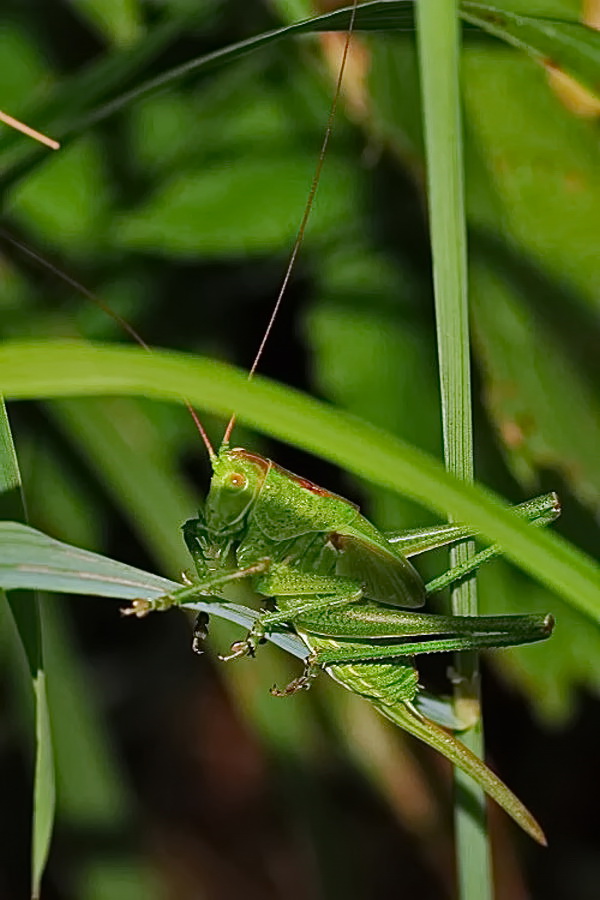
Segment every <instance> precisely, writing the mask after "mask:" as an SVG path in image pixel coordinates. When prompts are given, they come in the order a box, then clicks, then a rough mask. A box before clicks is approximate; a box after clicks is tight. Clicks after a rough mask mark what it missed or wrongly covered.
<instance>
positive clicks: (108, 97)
mask: <svg viewBox="0 0 600 900" xmlns="http://www.w3.org/2000/svg"><path fill="white" fill-rule="evenodd" d="M350 13H351V8H350V7H346V8H345V9H341V10H336V11H335V12H332V13H326V14H325V15H321V16H316V17H315V18H312V19H308V20H306V21H302V22H296V23H294V24H293V25H286V26H284V27H282V28H276V29H274V30H273V31H268V32H264V33H263V34H259V35H255V36H253V37H251V38H248V39H246V40H244V41H240V42H239V43H236V44H231V45H230V46H228V47H224V48H222V49H220V50H216V51H214V52H213V53H208V54H204V55H202V56H198V57H195V58H194V59H191V60H189V61H188V62H186V63H183V64H182V65H179V66H176V67H174V68H173V69H169V70H167V71H165V72H162V73H161V74H160V75H157V76H154V77H152V78H150V79H146V80H142V78H143V76H144V74H145V72H146V71H147V69H148V67H149V65H150V63H151V62H153V61H154V59H155V58H156V56H157V54H158V53H159V52H160V51H161V50H162V49H163V48H165V47H167V46H168V45H169V43H171V42H172V41H173V40H174V39H175V38H176V37H177V36H178V34H179V33H180V32H181V31H182V30H183V29H184V27H185V20H184V24H182V21H181V20H179V21H176V22H175V23H173V22H170V23H169V25H168V26H165V28H164V29H154V30H153V31H152V32H151V34H150V35H149V36H147V37H145V38H144V41H143V42H142V46H140V47H139V48H138V47H135V48H134V49H129V50H128V51H127V52H126V53H120V54H114V55H113V56H110V57H108V58H106V59H102V60H101V62H100V63H98V64H97V65H94V66H93V67H91V68H90V69H89V70H88V71H87V72H84V73H83V74H82V73H77V75H76V76H75V77H74V79H73V80H69V81H66V82H65V83H63V84H62V85H60V86H59V87H58V88H57V89H56V92H55V93H54V94H53V96H52V97H50V98H47V99H46V101H45V108H44V109H40V110H39V111H36V110H33V113H34V115H33V117H32V116H31V113H29V118H30V119H31V121H35V122H36V124H37V125H38V126H39V127H40V128H41V129H42V130H45V131H48V132H52V134H53V135H54V136H56V137H57V138H58V139H59V140H60V141H61V144H62V145H63V146H64V145H65V144H66V143H67V142H68V140H69V139H71V138H73V137H75V136H77V135H79V134H81V133H82V131H85V130H86V129H87V128H89V127H90V126H92V125H94V124H97V123H98V122H101V121H103V120H104V119H107V118H109V117H110V116H111V115H113V114H114V113H116V112H119V111H120V110H122V109H124V108H125V107H127V106H129V105H130V104H132V103H135V102H137V101H138V100H141V99H142V98H144V97H147V96H148V95H150V94H152V93H154V92H156V91H159V90H164V89H165V88H168V87H171V86H173V85H175V84H179V83H180V82H182V81H184V80H185V79H186V78H189V77H190V76H193V75H195V74H197V73H199V72H200V71H201V72H202V73H203V74H204V73H206V72H207V71H210V70H211V69H214V68H217V67H218V66H220V65H224V64H227V63H230V62H233V61H234V60H236V59H239V58H240V57H242V56H245V55H246V54H248V53H251V52H253V51H254V50H258V49H260V48H261V47H265V46H267V45H268V44H270V43H273V42H275V41H279V40H281V39H284V38H287V37H293V36H296V35H301V34H310V33H311V32H321V31H344V30H346V28H347V26H348V22H349V19H350ZM459 14H460V16H461V18H463V20H464V21H466V22H468V23H471V24H473V25H476V26H477V27H479V28H482V29H484V30H485V31H488V32H490V33H493V34H494V35H495V36H496V37H498V38H500V39H502V40H504V41H506V42H507V43H510V44H512V45H514V46H517V47H519V48H520V49H522V50H525V51H526V52H528V53H530V54H532V55H533V56H535V57H536V58H537V59H542V60H544V61H551V62H552V64H553V65H555V66H557V67H560V68H562V69H564V70H565V71H566V72H569V74H571V75H573V76H574V77H575V78H577V79H578V80H579V81H581V82H582V83H583V84H585V85H587V86H588V87H589V88H591V89H592V90H594V91H595V92H596V93H598V91H599V90H600V84H599V79H598V63H599V62H600V33H599V32H597V31H594V29H592V28H588V27H587V26H586V25H583V24H580V23H578V22H573V21H563V20H560V19H545V18H541V17H536V16H520V15H516V14H515V13H512V12H507V11H505V10H502V9H501V8H498V7H495V6H488V5H484V4H479V3H469V2H464V3H462V4H461V6H460V9H459ZM354 27H355V30H356V31H392V30H398V29H409V28H412V27H413V2H412V0H374V2H371V3H364V4H361V5H360V7H359V8H358V10H357V15H356V23H355V26H354ZM135 76H137V77H138V79H140V80H139V81H138V83H137V84H135V83H134V84H132V83H131V82H132V81H135ZM124 83H127V89H126V90H125V91H123V86H124ZM42 155H43V152H42V151H40V150H39V148H37V147H35V146H33V145H31V144H29V143H25V142H23V141H20V142H19V140H18V137H17V136H15V135H13V134H10V135H7V136H5V137H4V138H3V139H0V170H1V171H2V173H3V175H2V183H3V186H4V187H7V186H9V185H10V184H11V183H12V182H13V181H14V180H15V179H16V178H17V177H19V176H21V175H23V174H24V173H25V172H26V171H27V169H28V167H29V166H31V165H33V164H35V162H36V161H37V160H38V159H40V158H41V157H42Z"/></svg>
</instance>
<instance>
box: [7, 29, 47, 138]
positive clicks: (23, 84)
mask: <svg viewBox="0 0 600 900" xmlns="http://www.w3.org/2000/svg"><path fill="white" fill-rule="evenodd" d="M0 59H1V60H2V65H1V66H0V97H2V110H3V111H5V112H7V113H9V114H12V115H14V114H15V112H16V111H17V110H18V109H19V108H20V107H21V106H22V105H23V104H26V103H31V101H32V99H34V98H35V97H36V95H39V94H40V93H43V92H44V91H46V90H47V89H48V86H49V85H50V84H51V83H52V80H53V76H52V70H51V68H50V61H49V60H48V59H47V58H44V56H43V54H42V51H41V49H40V48H39V47H38V46H37V44H36V42H35V39H34V37H33V36H32V35H31V33H28V32H26V31H25V30H24V29H23V28H21V27H19V26H18V25H17V24H16V23H15V22H12V21H11V20H10V19H8V20H7V19H3V20H2V27H1V28H0ZM0 127H1V128H2V129H6V130H7V132H8V130H9V129H8V127H7V126H6V125H4V124H3V125H2V126H0Z"/></svg>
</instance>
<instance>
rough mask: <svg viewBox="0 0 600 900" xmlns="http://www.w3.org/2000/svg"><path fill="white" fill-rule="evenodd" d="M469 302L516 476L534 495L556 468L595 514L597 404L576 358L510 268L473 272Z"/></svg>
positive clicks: (488, 389) (598, 501) (599, 500)
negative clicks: (544, 474) (542, 475)
mask: <svg viewBox="0 0 600 900" xmlns="http://www.w3.org/2000/svg"><path fill="white" fill-rule="evenodd" d="M472 304H473V305H472V315H473V329H474V334H475V338H476V344H477V351H478V355H479V358H480V361H481V365H482V369H483V379H484V390H485V394H486V406H487V409H488V412H489V413H490V415H491V416H492V419H493V421H494V423H495V425H496V428H497V429H498V431H499V434H500V439H501V442H502V445H503V446H504V448H505V452H506V454H507V459H508V462H509V464H510V466H511V468H512V470H513V472H514V474H515V476H516V478H517V479H518V480H519V481H520V482H521V483H522V484H524V485H525V486H526V487H527V489H528V490H529V491H533V490H537V489H538V478H537V472H538V471H539V470H542V469H551V470H553V471H555V472H558V473H559V474H560V475H561V476H562V477H563V478H564V479H565V481H566V482H567V483H568V484H569V486H570V487H571V489H572V491H573V493H574V494H575V495H576V496H578V497H579V499H580V500H581V501H582V502H583V503H586V504H588V505H589V506H590V507H591V508H592V509H593V510H595V511H596V512H598V511H599V510H600V459H599V456H598V447H600V405H599V404H598V399H597V397H596V396H595V395H594V393H593V391H592V390H591V387H590V386H589V385H588V384H587V382H586V380H585V378H584V377H583V376H582V373H581V372H580V371H579V369H578V366H577V361H576V359H571V358H569V356H568V355H567V354H566V353H565V351H564V349H563V347H562V346H561V344H560V343H559V341H558V339H557V336H555V335H554V334H553V333H552V331H551V329H550V328H549V326H548V324H547V323H546V322H544V320H543V317H541V316H540V315H536V313H535V311H534V310H532V309H530V308H529V306H528V303H527V297H525V296H523V293H522V291H520V290H519V286H518V285H515V284H514V282H511V277H510V270H508V269H507V268H506V267H505V268H504V269H498V268H495V269H494V268H492V266H491V265H489V264H488V265H487V266H486V265H484V264H483V262H482V261H479V262H478V263H476V264H475V265H474V266H473V267H472ZM565 423H568V427H565Z"/></svg>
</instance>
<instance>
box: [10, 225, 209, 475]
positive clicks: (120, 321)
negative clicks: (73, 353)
mask: <svg viewBox="0 0 600 900" xmlns="http://www.w3.org/2000/svg"><path fill="white" fill-rule="evenodd" d="M0 235H1V236H2V237H3V238H4V239H5V240H7V241H8V242H9V243H10V244H12V245H13V246H14V247H17V248H18V249H19V250H20V251H21V253H24V254H25V255H26V256H29V257H30V258H31V259H33V260H34V261H35V262H36V263H37V264H38V265H40V266H42V267H43V268H44V269H47V270H48V271H49V272H52V274H53V275H56V277H57V278H60V279H61V281H64V282H65V284H68V285H70V286H71V287H72V288H74V289H75V290H76V291H79V293H80V294H83V296H84V297H87V299H88V300H91V301H92V303H94V304H95V305H96V306H98V307H99V308H100V309H101V310H102V311H103V312H104V313H106V315H108V316H110V317H111V319H113V320H114V321H115V322H116V323H117V325H119V326H120V328H122V329H123V331H125V332H126V333H127V334H128V335H129V337H130V338H132V339H133V340H134V341H135V342H136V344H139V345H140V347H142V349H143V350H146V352H147V353H152V348H151V347H149V346H148V344H147V343H146V341H145V340H144V339H143V337H142V336H141V335H140V334H138V332H137V331H136V330H135V328H134V327H133V326H132V325H130V324H129V322H128V321H127V320H126V319H124V318H123V317H122V316H120V315H119V313H118V312H116V311H115V310H114V309H112V307H110V306H109V305H108V303H105V302H104V300H101V299H100V297H97V296H96V294H94V293H92V291H90V290H88V289H87V288H86V287H85V286H84V285H83V284H80V283H79V281H76V280H75V279H74V278H71V276H70V275H68V274H67V273H66V272H63V271H62V269H59V268H58V267H57V266H55V265H54V264H53V263H51V262H50V261H49V260H47V259H44V257H43V256H40V254H39V253H36V251H35V250H33V249H32V248H31V247H28V246H27V244H23V243H21V241H18V240H17V239H16V238H14V237H13V236H12V234H9V233H8V232H7V231H5V229H4V228H0ZM183 402H184V403H185V406H186V407H187V410H188V412H189V414H190V416H191V417H192V420H193V422H194V425H195V426H196V428H197V429H198V432H199V434H200V437H201V438H202V441H203V443H204V446H205V447H206V449H207V451H208V455H209V457H210V458H211V459H215V457H216V453H215V451H214V449H213V446H212V444H211V442H210V439H209V437H208V435H207V433H206V431H205V430H204V426H203V424H202V422H201V421H200V419H199V417H198V413H197V412H196V410H195V409H194V407H193V406H192V404H191V403H190V402H189V400H186V398H185V397H184V398H183Z"/></svg>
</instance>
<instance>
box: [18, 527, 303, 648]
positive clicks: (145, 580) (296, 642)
mask: <svg viewBox="0 0 600 900" xmlns="http://www.w3.org/2000/svg"><path fill="white" fill-rule="evenodd" d="M0 547H1V548H2V553H1V558H0V587H3V588H4V589H5V590H20V589H23V588H28V589H32V590H37V589H40V590H45V591H57V592H59V593H67V594H92V595H94V596H97V597H114V598H117V599H120V600H137V599H141V600H143V599H147V600H153V599H156V598H157V597H160V596H162V595H163V594H167V593H169V591H173V590H175V589H176V588H180V587H181V585H180V584H178V583H177V582H175V581H170V580H169V579H168V578H162V577H161V576H160V575H153V574H152V573H151V572H144V571H143V569H136V568H135V566H128V565H126V564H125V563H122V562H118V561H117V560H115V559H109V558H108V557H107V556H101V555H100V554H99V553H92V552H91V551H89V550H81V549H80V548H79V547H72V546H71V545H70V544H65V543H63V542H62V541H57V540H55V539H54V538H51V537H48V535H45V534H43V533H42V532H41V531H36V530H35V528H30V527H29V526H28V525H22V524H20V523H19V522H0ZM185 606H186V608H189V609H194V610H197V611H198V612H200V611H202V612H207V613H209V614H212V615H218V616H221V618H223V619H227V620H228V621H230V622H235V623H236V625H242V626H243V627H244V628H245V629H246V630H248V629H249V628H251V627H252V624H253V622H254V620H255V619H256V617H257V615H258V612H256V611H255V610H252V609H248V608H247V607H245V606H239V605H238V604H236V603H222V602H216V601H215V602H212V601H211V602H210V603H204V602H201V601H198V602H196V601H194V602H193V603H186V604H185ZM269 640H272V641H273V643H274V644H277V645H278V646H279V647H282V648H283V649H284V650H287V652H288V653H292V654H293V655H294V656H298V657H301V658H302V657H304V656H305V655H306V651H305V648H304V645H303V644H302V642H301V641H300V639H299V638H297V637H296V636H295V635H292V634H275V633H274V634H272V635H271V636H270V637H269Z"/></svg>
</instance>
